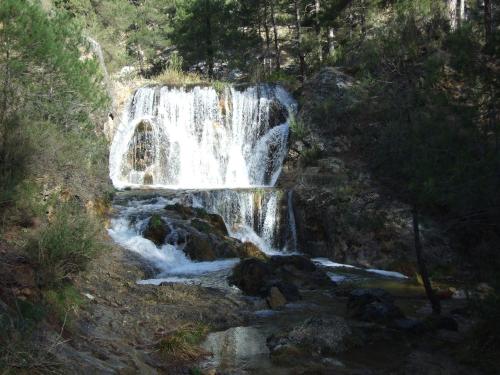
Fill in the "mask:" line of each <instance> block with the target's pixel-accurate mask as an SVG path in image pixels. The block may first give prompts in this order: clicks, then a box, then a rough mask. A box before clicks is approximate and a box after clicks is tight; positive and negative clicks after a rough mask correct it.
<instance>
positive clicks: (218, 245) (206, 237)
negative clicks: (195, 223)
mask: <svg viewBox="0 0 500 375" xmlns="http://www.w3.org/2000/svg"><path fill="white" fill-rule="evenodd" d="M186 229H187V231H188V234H187V239H186V245H185V246H184V252H185V253H186V254H187V255H188V256H189V257H190V258H191V259H192V260H197V261H211V260H215V259H225V258H238V257H239V256H240V248H241V242H240V241H238V240H236V239H234V238H230V237H221V236H217V235H216V234H212V232H211V231H210V230H207V232H208V233H202V232H198V231H197V230H193V229H191V230H189V228H186Z"/></svg>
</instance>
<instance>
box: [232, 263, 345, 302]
mask: <svg viewBox="0 0 500 375" xmlns="http://www.w3.org/2000/svg"><path fill="white" fill-rule="evenodd" d="M229 282H230V283H232V284H234V285H236V286H237V287H238V288H240V289H241V290H242V291H243V293H245V294H248V295H252V296H261V297H267V296H268V295H269V292H270V289H271V288H272V287H277V288H278V289H279V290H280V292H281V293H282V294H283V296H284V297H285V298H286V299H287V301H297V300H299V299H300V293H299V290H298V288H322V287H328V286H334V285H335V283H333V281H332V280H331V279H330V278H329V277H328V276H327V275H326V273H324V272H323V271H322V270H320V269H319V268H317V267H316V266H315V265H314V263H312V262H311V261H310V260H309V259H307V258H305V257H302V256H298V255H293V256H276V257H271V258H269V260H268V261H267V262H265V261H263V260H259V259H255V258H250V259H245V260H243V261H241V262H240V263H239V264H238V265H236V267H235V268H234V269H233V274H232V275H231V277H230V278H229Z"/></svg>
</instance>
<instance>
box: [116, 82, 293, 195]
mask: <svg viewBox="0 0 500 375" xmlns="http://www.w3.org/2000/svg"><path fill="white" fill-rule="evenodd" d="M294 106H295V104H294V102H293V100H292V99H291V97H290V96H289V95H288V94H287V93H286V91H285V90H284V89H283V88H281V87H279V86H269V85H260V86H253V87H248V88H246V89H242V90H240V89H237V88H234V87H229V86H228V87H226V88H225V89H224V90H223V91H222V92H220V93H219V92H217V91H216V90H215V89H214V88H212V87H194V88H191V89H185V88H171V87H143V88H141V89H139V90H137V92H136V93H135V95H134V96H133V98H132V100H131V101H130V103H129V105H128V107H127V109H126V113H125V116H124V118H123V121H122V123H121V125H120V126H119V128H118V130H117V133H116V135H115V137H114V139H113V143H112V145H111V152H110V176H111V179H112V180H113V183H114V185H115V186H116V187H118V188H125V187H127V186H129V187H142V186H144V185H150V186H153V187H162V188H174V189H208V188H210V189H213V188H245V187H254V186H273V185H274V183H275V182H276V179H277V178H278V175H279V173H280V171H281V166H282V163H283V159H284V157H285V155H286V151H287V139H288V131H289V129H288V123H287V118H288V117H289V114H290V112H291V111H293V110H294Z"/></svg>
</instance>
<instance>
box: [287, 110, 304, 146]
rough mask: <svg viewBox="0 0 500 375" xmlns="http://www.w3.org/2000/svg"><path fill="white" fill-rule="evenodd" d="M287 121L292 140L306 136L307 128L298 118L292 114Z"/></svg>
mask: <svg viewBox="0 0 500 375" xmlns="http://www.w3.org/2000/svg"><path fill="white" fill-rule="evenodd" d="M288 123H289V125H290V131H291V133H292V139H293V140H303V139H304V138H305V137H306V136H307V134H308V131H307V128H306V126H305V124H304V122H303V121H302V120H301V119H300V118H297V117H295V116H294V115H293V114H292V115H291V116H290V119H289V120H288Z"/></svg>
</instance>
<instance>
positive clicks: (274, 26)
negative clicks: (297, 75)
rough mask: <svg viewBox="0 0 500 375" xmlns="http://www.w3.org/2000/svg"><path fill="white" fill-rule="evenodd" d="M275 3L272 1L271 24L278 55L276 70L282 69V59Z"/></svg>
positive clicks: (275, 49)
mask: <svg viewBox="0 0 500 375" xmlns="http://www.w3.org/2000/svg"><path fill="white" fill-rule="evenodd" d="M274 1H275V0H271V22H272V24H273V34H274V51H275V53H276V70H277V71H279V70H280V69H281V59H280V45H279V40H278V28H277V26H276V15H275V13H274Z"/></svg>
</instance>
